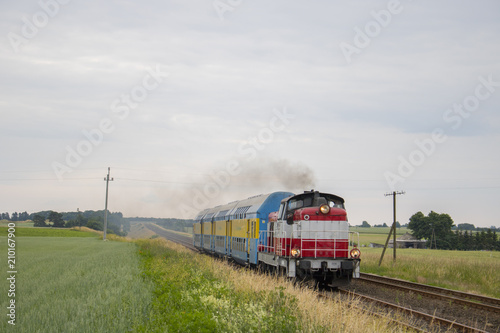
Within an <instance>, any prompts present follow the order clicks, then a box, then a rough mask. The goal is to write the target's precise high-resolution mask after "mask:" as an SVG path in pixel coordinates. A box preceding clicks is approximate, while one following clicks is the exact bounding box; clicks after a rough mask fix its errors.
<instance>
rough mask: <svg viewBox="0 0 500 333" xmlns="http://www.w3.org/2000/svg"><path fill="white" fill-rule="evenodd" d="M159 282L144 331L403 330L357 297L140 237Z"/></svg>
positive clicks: (150, 272)
mask: <svg viewBox="0 0 500 333" xmlns="http://www.w3.org/2000/svg"><path fill="white" fill-rule="evenodd" d="M137 243H138V244H139V246H140V253H141V255H142V257H143V265H144V274H145V276H147V277H148V278H149V279H151V281H152V282H153V283H154V285H155V290H154V297H153V299H152V303H151V308H150V312H149V314H148V317H149V321H147V322H145V323H144V324H142V325H139V326H137V327H135V330H137V331H139V332H177V331H182V332H368V331H369V332H402V331H404V329H403V328H401V327H397V326H394V327H388V326H387V322H386V321H385V320H383V319H378V318H374V317H372V316H369V315H366V314H364V313H362V312H361V311H360V310H358V309H357V308H356V307H353V306H356V305H357V300H352V301H351V302H348V303H346V302H340V301H338V300H332V299H324V298H322V299H319V298H318V296H317V294H315V293H314V292H313V291H312V290H310V289H306V288H299V287H295V286H294V285H293V284H292V283H291V282H289V281H287V280H285V279H283V278H277V277H272V276H268V275H264V274H258V273H256V272H255V271H252V270H248V269H243V268H235V267H233V266H231V265H229V264H227V263H224V262H222V261H218V260H214V259H212V258H211V257H208V256H205V255H200V254H196V253H193V252H192V251H189V250H186V249H185V248H184V247H182V246H180V245H177V244H173V243H171V242H168V241H165V240H164V239H161V238H157V239H152V240H139V241H137Z"/></svg>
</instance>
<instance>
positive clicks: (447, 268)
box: [361, 248, 500, 298]
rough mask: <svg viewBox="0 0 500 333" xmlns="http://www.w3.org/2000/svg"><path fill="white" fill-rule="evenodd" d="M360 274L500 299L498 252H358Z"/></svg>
mask: <svg viewBox="0 0 500 333" xmlns="http://www.w3.org/2000/svg"><path fill="white" fill-rule="evenodd" d="M361 251H362V254H361V259H362V261H361V271H362V272H365V273H373V274H379V275H384V276H390V277H396V278H400V279H404V280H408V281H413V282H418V283H424V284H430V285H434V286H439V287H443V288H449V289H455V290H461V291H465V292H471V293H476V294H481V295H485V296H490V297H496V298H500V274H498V272H500V252H498V251H490V252H488V251H444V250H424V249H397V250H396V262H395V263H394V262H393V249H387V250H386V252H385V256H384V260H383V262H382V265H381V266H380V267H379V266H378V262H379V260H380V256H381V254H382V249H380V248H363V249H361Z"/></svg>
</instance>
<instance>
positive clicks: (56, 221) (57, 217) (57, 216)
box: [49, 211, 64, 228]
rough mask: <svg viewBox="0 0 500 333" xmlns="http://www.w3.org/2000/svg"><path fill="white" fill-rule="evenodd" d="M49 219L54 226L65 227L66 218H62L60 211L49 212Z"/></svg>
mask: <svg viewBox="0 0 500 333" xmlns="http://www.w3.org/2000/svg"><path fill="white" fill-rule="evenodd" d="M49 221H51V222H52V223H53V224H52V225H53V226H54V227H56V228H63V227H64V220H63V218H62V214H61V213H58V212H54V211H51V212H50V213H49Z"/></svg>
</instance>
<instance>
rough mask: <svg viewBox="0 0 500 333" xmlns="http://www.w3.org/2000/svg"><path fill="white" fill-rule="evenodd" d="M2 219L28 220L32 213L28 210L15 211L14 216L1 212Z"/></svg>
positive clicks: (0, 218)
mask: <svg viewBox="0 0 500 333" xmlns="http://www.w3.org/2000/svg"><path fill="white" fill-rule="evenodd" d="M0 220H7V221H28V220H30V214H28V212H22V213H18V212H14V213H12V216H11V215H9V213H1V214H0Z"/></svg>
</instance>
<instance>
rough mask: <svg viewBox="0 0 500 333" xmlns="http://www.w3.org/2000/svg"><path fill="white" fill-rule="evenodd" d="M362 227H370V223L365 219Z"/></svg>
mask: <svg viewBox="0 0 500 333" xmlns="http://www.w3.org/2000/svg"><path fill="white" fill-rule="evenodd" d="M361 228H370V224H369V223H368V222H366V221H363V223H362V224H361Z"/></svg>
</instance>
